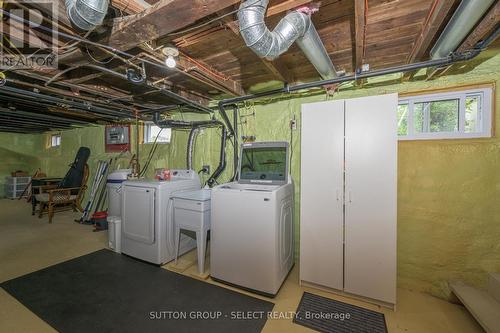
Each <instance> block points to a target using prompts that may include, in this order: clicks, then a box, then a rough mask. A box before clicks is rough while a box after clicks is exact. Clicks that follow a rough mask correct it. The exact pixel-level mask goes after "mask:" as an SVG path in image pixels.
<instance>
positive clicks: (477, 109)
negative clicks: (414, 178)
mask: <svg viewBox="0 0 500 333" xmlns="http://www.w3.org/2000/svg"><path fill="white" fill-rule="evenodd" d="M491 98H492V88H481V89H476V90H463V91H454V92H447V93H436V94H429V95H419V96H411V97H404V98H400V99H399V105H398V135H399V139H400V140H429V139H463V138H487V137H491V116H492V100H491Z"/></svg>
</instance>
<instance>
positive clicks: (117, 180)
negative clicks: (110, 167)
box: [106, 169, 132, 217]
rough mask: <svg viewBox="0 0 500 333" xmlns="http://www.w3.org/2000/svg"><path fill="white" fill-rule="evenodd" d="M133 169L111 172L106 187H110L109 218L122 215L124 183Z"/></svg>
mask: <svg viewBox="0 0 500 333" xmlns="http://www.w3.org/2000/svg"><path fill="white" fill-rule="evenodd" d="M131 172H132V169H121V170H116V171H113V172H111V173H110V174H109V175H108V179H107V181H106V183H107V184H106V186H107V187H108V216H118V217H120V216H121V215H122V212H121V207H122V193H121V189H122V183H123V182H124V181H126V180H127V175H128V174H130V173H131Z"/></svg>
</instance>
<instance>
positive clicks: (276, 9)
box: [266, 0, 312, 17]
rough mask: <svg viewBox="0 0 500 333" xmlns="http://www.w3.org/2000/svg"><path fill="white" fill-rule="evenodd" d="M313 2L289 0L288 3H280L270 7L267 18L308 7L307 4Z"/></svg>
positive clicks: (308, 0) (309, 0)
mask: <svg viewBox="0 0 500 333" xmlns="http://www.w3.org/2000/svg"><path fill="white" fill-rule="evenodd" d="M311 1H312V0H287V1H283V2H282V3H279V4H277V5H274V6H271V7H269V8H268V9H267V14H266V16H267V17H269V16H273V15H277V14H280V13H283V12H286V11H287V10H290V9H293V8H297V7H299V6H303V5H306V4H308V3H310V2H311Z"/></svg>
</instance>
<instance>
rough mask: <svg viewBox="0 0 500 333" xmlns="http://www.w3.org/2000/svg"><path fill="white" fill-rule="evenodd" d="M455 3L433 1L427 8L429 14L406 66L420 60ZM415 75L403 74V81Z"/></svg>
mask: <svg viewBox="0 0 500 333" xmlns="http://www.w3.org/2000/svg"><path fill="white" fill-rule="evenodd" d="M457 2H458V0H434V2H433V3H432V5H431V7H430V8H429V13H428V14H427V17H426V19H425V21H424V24H423V26H422V30H421V31H420V34H419V35H418V37H417V39H416V41H415V43H414V44H413V47H412V50H411V52H410V54H409V55H408V58H407V59H406V62H407V63H408V64H411V63H412V62H415V61H419V60H422V58H423V57H424V55H425V54H426V52H427V50H428V49H429V47H430V45H431V42H432V41H433V40H435V39H436V37H437V34H438V32H439V31H440V28H441V27H442V26H443V24H444V20H445V19H446V17H447V16H448V14H449V13H450V10H451V9H452V8H454V6H455V4H456V3H457ZM415 73H416V72H415V71H413V72H407V73H405V74H404V75H403V80H404V81H407V80H409V79H411V78H412V77H413V76H414V75H415Z"/></svg>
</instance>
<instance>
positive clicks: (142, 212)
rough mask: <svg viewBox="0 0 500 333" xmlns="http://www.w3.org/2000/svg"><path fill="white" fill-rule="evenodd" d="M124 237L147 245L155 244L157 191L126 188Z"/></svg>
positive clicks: (123, 223)
mask: <svg viewBox="0 0 500 333" xmlns="http://www.w3.org/2000/svg"><path fill="white" fill-rule="evenodd" d="M122 228H123V231H122V232H123V235H124V236H125V237H127V238H129V239H133V240H136V241H138V242H141V243H145V244H153V243H154V242H155V190H154V189H152V188H143V187H134V186H124V190H123V216H122Z"/></svg>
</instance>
